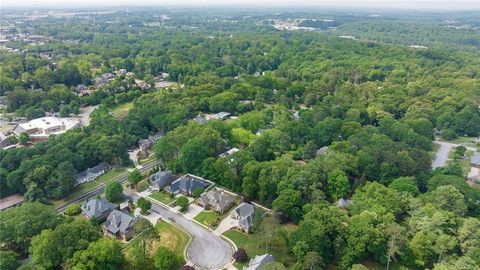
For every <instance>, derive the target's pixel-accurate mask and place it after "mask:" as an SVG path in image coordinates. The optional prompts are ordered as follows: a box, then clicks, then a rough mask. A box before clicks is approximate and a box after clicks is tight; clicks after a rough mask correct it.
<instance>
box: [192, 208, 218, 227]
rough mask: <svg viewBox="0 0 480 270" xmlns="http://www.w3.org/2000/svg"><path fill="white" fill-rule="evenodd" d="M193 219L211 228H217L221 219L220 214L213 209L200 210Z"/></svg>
mask: <svg viewBox="0 0 480 270" xmlns="http://www.w3.org/2000/svg"><path fill="white" fill-rule="evenodd" d="M194 219H195V220H196V221H198V222H200V223H202V224H203V225H205V226H207V227H209V228H212V229H215V228H217V227H218V225H219V224H220V221H221V220H220V215H219V214H218V213H216V212H213V211H202V212H200V214H198V215H197V216H196V217H195V218H194Z"/></svg>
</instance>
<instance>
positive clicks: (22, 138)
mask: <svg viewBox="0 0 480 270" xmlns="http://www.w3.org/2000/svg"><path fill="white" fill-rule="evenodd" d="M18 140H19V141H20V144H23V145H26V144H27V143H28V141H29V140H30V135H28V133H26V132H22V133H20V135H19V136H18Z"/></svg>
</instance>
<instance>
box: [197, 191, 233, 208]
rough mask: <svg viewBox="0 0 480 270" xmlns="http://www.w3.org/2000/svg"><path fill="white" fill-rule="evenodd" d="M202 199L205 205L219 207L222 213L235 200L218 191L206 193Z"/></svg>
mask: <svg viewBox="0 0 480 270" xmlns="http://www.w3.org/2000/svg"><path fill="white" fill-rule="evenodd" d="M200 199H201V200H202V201H203V202H204V204H205V205H206V204H210V205H213V206H217V207H218V208H220V209H222V211H223V210H225V208H227V207H228V206H230V204H232V203H233V199H232V197H230V195H228V194H227V193H225V192H221V191H219V190H217V189H212V190H210V191H209V192H207V193H204V194H203V195H202V196H201V197H200Z"/></svg>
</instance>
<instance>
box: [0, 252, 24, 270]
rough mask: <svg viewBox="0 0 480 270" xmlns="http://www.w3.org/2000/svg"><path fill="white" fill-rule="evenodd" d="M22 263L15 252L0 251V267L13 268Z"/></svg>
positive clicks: (8, 269) (11, 269) (12, 269)
mask: <svg viewBox="0 0 480 270" xmlns="http://www.w3.org/2000/svg"><path fill="white" fill-rule="evenodd" d="M20 265H22V261H21V260H20V257H19V256H18V254H17V253H15V252H12V251H3V250H1V251H0V269H5V270H15V269H17V268H18V267H20Z"/></svg>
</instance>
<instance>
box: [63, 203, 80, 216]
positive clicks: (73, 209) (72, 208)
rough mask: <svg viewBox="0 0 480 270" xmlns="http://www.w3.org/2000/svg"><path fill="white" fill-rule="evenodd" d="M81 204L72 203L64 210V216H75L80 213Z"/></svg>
mask: <svg viewBox="0 0 480 270" xmlns="http://www.w3.org/2000/svg"><path fill="white" fill-rule="evenodd" d="M81 207H82V203H74V204H71V205H69V206H68V207H67V209H66V210H65V215H67V216H76V215H78V214H80V212H82V209H81Z"/></svg>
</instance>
